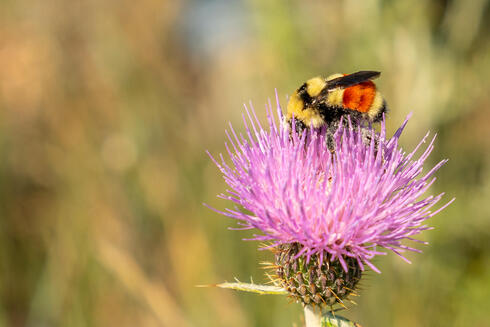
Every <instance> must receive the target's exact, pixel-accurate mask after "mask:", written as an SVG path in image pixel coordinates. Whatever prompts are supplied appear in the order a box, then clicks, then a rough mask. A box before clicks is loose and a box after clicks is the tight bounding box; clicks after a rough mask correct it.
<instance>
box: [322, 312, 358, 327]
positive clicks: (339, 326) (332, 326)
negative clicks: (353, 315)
mask: <svg viewBox="0 0 490 327" xmlns="http://www.w3.org/2000/svg"><path fill="white" fill-rule="evenodd" d="M321 326H322V327H361V325H359V324H358V323H355V322H352V321H350V320H348V319H346V318H344V317H341V316H337V315H335V316H334V315H333V314H332V313H331V312H327V313H324V314H323V315H322V318H321Z"/></svg>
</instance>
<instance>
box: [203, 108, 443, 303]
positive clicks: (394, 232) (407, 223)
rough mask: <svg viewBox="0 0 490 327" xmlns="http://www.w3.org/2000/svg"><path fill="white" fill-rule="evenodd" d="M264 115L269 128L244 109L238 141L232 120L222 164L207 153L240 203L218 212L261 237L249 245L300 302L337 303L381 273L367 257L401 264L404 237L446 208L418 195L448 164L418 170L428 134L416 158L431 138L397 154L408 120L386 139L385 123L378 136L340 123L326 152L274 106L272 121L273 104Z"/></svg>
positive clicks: (318, 135) (321, 134)
mask: <svg viewBox="0 0 490 327" xmlns="http://www.w3.org/2000/svg"><path fill="white" fill-rule="evenodd" d="M267 111H268V125H269V126H268V129H264V128H263V127H262V126H261V124H260V122H259V120H258V119H257V117H256V114H255V111H254V110H253V108H252V109H251V110H248V109H247V110H246V113H247V118H248V119H246V118H245V117H244V124H245V128H246V129H245V131H246V132H245V135H242V134H237V133H236V132H235V130H234V129H233V127H232V126H231V124H230V130H229V132H228V131H227V136H228V140H229V143H225V145H226V149H227V153H228V157H229V158H228V159H229V160H228V162H227V160H225V158H224V157H223V155H220V160H219V161H218V160H216V159H215V158H213V157H212V156H211V158H212V160H213V161H214V163H215V164H216V165H217V166H218V168H219V169H220V170H221V172H222V173H223V176H224V179H225V181H226V183H227V184H228V186H229V187H230V189H229V190H227V192H226V193H224V194H221V195H219V197H221V198H223V199H226V200H230V201H232V202H234V203H235V204H236V205H238V206H235V208H233V209H225V211H219V210H216V211H218V212H220V213H222V214H223V215H225V216H228V217H231V218H234V219H237V220H238V224H239V226H240V229H257V230H258V231H260V233H259V234H256V235H254V237H253V238H252V239H253V240H260V241H268V242H269V244H270V245H269V246H268V248H271V249H273V251H274V253H275V257H276V263H275V270H276V275H277V277H278V279H277V280H278V283H279V284H280V285H281V286H283V287H284V288H286V289H287V290H288V291H289V292H290V295H291V296H293V297H294V298H296V299H297V300H299V301H302V302H303V303H305V304H310V303H316V304H320V305H323V304H327V305H333V304H335V303H336V302H338V303H342V300H343V299H344V298H347V297H348V295H349V294H351V293H352V292H354V288H355V286H356V284H357V283H358V281H359V279H360V278H361V274H362V272H363V271H364V270H365V269H366V266H368V267H370V268H371V269H372V270H374V271H376V272H379V270H378V269H377V268H376V267H375V266H374V265H373V263H372V259H373V258H374V257H375V256H377V255H384V254H386V251H383V249H385V250H391V251H393V252H394V253H396V254H397V255H398V256H400V257H401V258H402V259H403V260H405V261H407V262H409V261H408V260H407V259H406V258H405V257H404V256H403V254H402V253H403V252H404V251H406V250H410V251H416V252H419V250H417V249H415V248H413V247H409V246H407V245H404V244H402V241H403V240H409V241H415V242H420V241H418V240H416V239H414V238H413V236H414V235H416V234H418V233H420V232H421V231H423V230H427V229H430V227H428V226H427V225H425V224H424V221H425V220H426V219H428V218H430V217H432V216H434V215H435V214H437V213H438V212H440V211H441V210H442V209H444V208H445V207H446V206H447V205H448V204H449V203H450V202H449V203H447V204H445V205H444V206H442V207H441V208H439V209H438V210H435V211H431V208H432V207H433V206H434V205H435V204H436V203H438V202H439V201H440V200H441V197H442V196H443V194H439V195H437V196H428V197H425V198H421V196H422V195H423V194H424V193H425V192H426V191H427V189H428V188H429V187H430V186H431V185H432V183H433V182H434V181H435V178H434V177H433V175H434V173H435V172H436V171H437V170H438V169H439V168H440V167H441V166H442V165H443V164H444V163H445V162H446V160H443V161H441V162H440V163H438V164H437V165H435V167H433V168H432V169H431V170H430V171H429V172H427V173H425V174H423V164H424V162H425V160H426V159H427V157H428V155H429V154H430V152H431V151H432V149H433V144H434V139H435V137H434V138H432V140H431V142H430V143H429V144H428V146H426V147H425V150H423V152H422V154H421V155H420V156H419V158H418V159H415V153H416V152H417V150H419V149H420V148H421V147H422V145H423V144H424V143H425V142H426V139H427V137H428V134H427V135H426V136H425V137H424V138H423V139H422V141H421V142H420V143H419V144H418V145H417V146H416V147H415V149H414V150H413V151H412V152H410V153H405V152H404V151H403V150H402V149H400V148H399V146H398V140H399V138H400V135H401V133H402V131H403V129H404V128H405V126H406V124H407V122H408V119H409V117H407V119H406V120H405V122H404V123H403V124H402V126H401V127H400V128H399V129H398V130H397V131H396V133H395V134H394V135H393V136H392V137H391V138H386V130H385V124H384V121H383V122H382V123H381V131H380V132H379V133H376V132H375V130H374V129H372V128H371V127H359V126H353V124H339V127H338V128H337V130H336V131H335V134H334V135H333V140H334V148H335V151H333V152H332V151H329V149H328V147H327V146H326V137H327V135H326V133H325V131H322V130H308V131H305V132H303V133H301V134H298V133H296V132H295V131H291V130H290V128H289V126H287V125H286V124H284V123H283V121H284V119H283V115H282V111H281V108H280V105H279V102H277V117H274V114H273V112H272V111H273V110H272V106H271V105H270V104H269V107H268V108H267ZM276 119H278V121H277V120H276ZM293 125H294V124H293ZM366 131H367V132H368V133H370V134H371V137H370V138H369V139H370V144H366V141H365V140H366V137H365V135H366ZM328 137H331V135H330V136H328ZM422 243H424V242H422Z"/></svg>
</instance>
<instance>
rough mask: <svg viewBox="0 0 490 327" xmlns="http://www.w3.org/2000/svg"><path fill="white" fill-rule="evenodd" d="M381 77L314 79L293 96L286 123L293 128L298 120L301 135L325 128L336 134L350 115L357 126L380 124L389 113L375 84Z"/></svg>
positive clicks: (361, 74)
mask: <svg viewBox="0 0 490 327" xmlns="http://www.w3.org/2000/svg"><path fill="white" fill-rule="evenodd" d="M380 74H381V73H380V72H375V71H359V72H356V73H352V74H348V75H344V74H334V75H330V76H329V77H327V78H323V77H314V78H311V79H309V80H308V81H306V82H305V83H303V85H301V86H300V87H299V88H298V89H297V90H296V91H295V92H294V93H293V94H292V95H291V98H290V99H289V102H288V106H287V114H286V121H287V122H288V123H289V124H291V123H292V122H293V117H294V125H295V126H294V128H296V131H298V132H301V131H303V130H304V129H306V128H320V127H323V126H325V125H326V126H327V129H328V130H329V131H331V132H333V131H334V130H335V129H337V127H338V124H339V121H340V119H341V118H342V117H343V116H347V115H350V116H351V120H352V122H353V123H355V124H357V123H375V122H379V121H380V120H381V119H382V118H383V114H384V113H386V112H387V111H388V108H387V106H386V101H385V99H384V98H383V96H382V95H381V93H379V92H378V91H377V90H376V85H375V84H374V83H373V82H372V80H373V79H375V78H377V77H379V75H380ZM344 122H345V119H344ZM291 127H293V126H291Z"/></svg>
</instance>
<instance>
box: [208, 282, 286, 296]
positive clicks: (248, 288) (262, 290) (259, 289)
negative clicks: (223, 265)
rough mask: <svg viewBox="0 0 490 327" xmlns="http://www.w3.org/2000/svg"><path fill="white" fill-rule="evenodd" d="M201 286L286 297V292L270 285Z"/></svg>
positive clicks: (222, 284) (225, 284) (229, 284)
mask: <svg viewBox="0 0 490 327" xmlns="http://www.w3.org/2000/svg"><path fill="white" fill-rule="evenodd" d="M201 286H205V287H206V286H208V287H209V286H214V287H219V288H229V289H232V290H238V291H244V292H251V293H257V294H273V295H276V294H280V295H287V294H288V291H286V290H285V289H284V288H282V287H277V286H272V285H260V284H254V283H242V282H240V281H237V282H236V283H226V282H225V283H221V284H214V285H201Z"/></svg>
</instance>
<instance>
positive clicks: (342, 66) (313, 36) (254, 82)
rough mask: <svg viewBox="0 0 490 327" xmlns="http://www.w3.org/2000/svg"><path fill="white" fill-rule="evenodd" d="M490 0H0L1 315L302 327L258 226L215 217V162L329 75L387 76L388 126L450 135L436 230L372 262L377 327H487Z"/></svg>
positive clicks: (413, 138) (62, 322)
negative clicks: (277, 292) (235, 139)
mask: <svg viewBox="0 0 490 327" xmlns="http://www.w3.org/2000/svg"><path fill="white" fill-rule="evenodd" d="M489 7H490V6H489V1H488V0H472V1H465V0H421V1H411V0H400V1H386V0H364V1H355V0H337V1H324V0H323V1H320V0H316V1H315V0H314V1H279V0H206V1H204V0H140V1H137V2H135V1H128V0H119V1H115V0H112V1H111V0H107V1H100V0H97V1H96V0H79V1H62V0H49V1H26V0H1V1H0V152H1V158H2V159H1V161H0V326H177V327H180V326H184V327H187V326H236V327H245V326H247V327H248V326H297V327H300V326H302V323H303V322H302V309H301V306H300V305H298V304H289V301H288V300H287V299H286V298H283V297H275V296H258V295H252V294H244V293H237V292H234V291H230V290H222V289H215V288H204V289H203V288H196V287H195V285H198V284H211V283H218V282H222V281H225V280H228V281H232V280H233V278H234V277H238V278H240V279H241V280H244V281H248V280H249V278H250V277H253V279H254V281H256V282H265V281H266V278H265V277H264V271H263V270H261V269H260V266H259V264H258V263H259V262H260V261H263V260H268V259H271V255H270V253H268V252H267V251H257V247H258V244H257V243H256V242H244V241H242V240H241V239H242V238H246V237H248V236H250V233H247V232H239V231H230V230H228V229H227V228H228V227H234V226H235V222H234V221H232V220H230V219H228V218H225V217H222V216H219V215H218V214H216V213H214V212H212V211H211V210H209V209H207V208H205V207H204V206H203V205H202V202H206V203H208V204H210V205H212V206H214V207H216V208H219V209H222V208H224V207H225V206H227V205H229V204H228V203H226V202H225V201H221V200H219V199H217V198H216V194H218V193H220V192H222V191H223V190H224V189H225V184H224V181H223V180H222V178H221V175H220V174H219V172H218V170H217V168H216V167H214V166H213V164H212V163H211V161H210V160H209V158H208V157H207V156H206V154H205V150H209V151H210V152H211V153H213V154H218V153H220V152H222V151H224V145H223V143H224V138H225V134H224V129H225V128H226V125H227V123H228V122H229V121H230V122H232V123H233V124H234V125H235V127H237V129H238V130H243V127H242V124H241V115H242V114H243V103H248V101H250V100H251V101H253V104H254V106H255V108H256V110H257V112H258V114H259V116H261V117H262V118H265V113H264V104H265V103H266V102H267V101H268V99H269V98H271V97H273V96H274V89H275V88H277V92H278V94H279V97H280V99H281V101H282V104H283V105H285V103H286V95H287V94H290V93H292V91H293V90H294V89H295V88H296V87H297V86H299V85H300V84H301V83H302V82H303V81H304V80H306V79H308V78H310V77H312V76H316V75H329V74H331V73H335V72H345V73H348V72H354V71H357V70H365V69H369V70H379V71H382V76H381V78H380V79H379V80H378V81H377V83H378V86H379V88H380V89H381V90H382V92H383V94H384V95H385V97H386V99H387V101H388V103H389V105H390V108H391V112H390V118H389V120H388V128H389V130H390V131H393V130H394V129H395V128H397V127H398V126H399V125H400V124H401V122H402V121H403V119H404V117H405V116H406V115H407V114H408V113H409V112H413V113H414V115H413V117H412V119H411V120H410V123H409V125H408V127H407V129H406V133H405V134H404V136H403V137H402V141H403V146H404V147H406V148H407V150H409V149H411V148H412V147H413V146H414V145H415V144H416V143H417V142H418V141H419V140H420V139H421V138H422V136H423V135H424V134H425V133H426V132H427V130H431V131H433V132H437V133H438V139H437V143H436V149H435V151H434V152H433V153H432V155H431V157H430V161H431V162H430V164H432V165H433V164H435V163H436V162H438V161H440V160H441V159H444V158H449V159H450V161H449V163H448V164H447V165H446V166H445V167H443V168H442V169H441V170H440V172H439V173H438V174H437V176H438V181H437V182H436V183H435V185H434V187H433V188H432V192H433V193H434V194H435V193H439V192H446V194H447V196H446V197H445V199H446V200H449V199H450V198H452V197H456V198H457V199H456V202H455V203H454V204H452V205H451V206H450V207H449V208H448V209H447V210H445V211H444V212H442V213H441V214H439V215H438V216H436V217H435V218H434V219H432V220H431V221H430V224H431V225H432V226H434V227H435V230H433V231H430V232H426V233H424V234H422V235H421V236H420V237H419V238H420V239H423V240H427V241H429V242H430V245H429V246H421V247H420V248H421V249H423V251H424V253H423V254H409V255H408V257H409V259H411V260H412V261H413V264H412V265H409V264H406V263H405V262H403V261H402V260H400V259H399V258H398V257H397V256H395V255H389V256H386V257H382V258H379V259H377V260H376V262H375V263H376V265H377V266H378V267H379V268H380V269H381V270H382V271H383V273H382V274H380V275H378V274H376V273H373V272H368V273H367V274H366V277H364V281H363V284H362V291H361V296H360V297H359V298H357V299H356V301H357V302H358V305H357V306H355V307H353V308H352V310H349V311H348V312H344V313H343V314H344V315H345V316H346V317H349V318H351V319H354V320H356V321H358V322H359V323H361V324H362V325H363V326H368V327H369V326H490V317H489V315H490V314H489V311H488V308H489V307H490V296H489V295H490V202H489V201H488V199H489V198H490V164H489V162H490V131H489V127H488V124H489V121H490V110H489V106H490V88H489V82H488V79H489V76H490V8H489Z"/></svg>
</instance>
